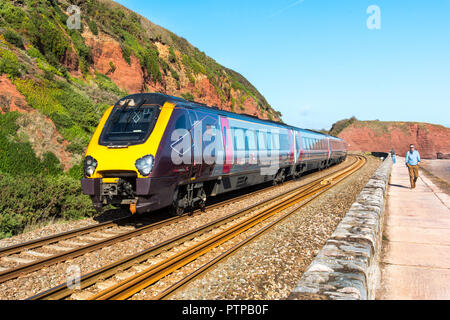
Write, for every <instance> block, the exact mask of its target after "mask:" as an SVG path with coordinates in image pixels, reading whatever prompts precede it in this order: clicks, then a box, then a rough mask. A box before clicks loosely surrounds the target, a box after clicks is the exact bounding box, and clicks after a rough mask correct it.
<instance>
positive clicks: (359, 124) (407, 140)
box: [338, 121, 450, 159]
mask: <svg viewBox="0 0 450 320" xmlns="http://www.w3.org/2000/svg"><path fill="white" fill-rule="evenodd" d="M338 136H339V137H340V138H342V139H344V140H346V141H347V143H348V149H349V150H350V151H380V152H388V151H390V150H391V149H392V148H394V149H395V151H396V153H397V154H400V155H402V154H404V153H406V152H407V151H408V148H409V145H410V144H415V146H416V148H417V150H419V152H420V153H421V156H422V157H423V158H425V159H436V158H438V154H441V155H439V158H442V157H449V156H450V128H447V127H444V126H441V125H435V124H429V123H416V122H380V121H356V122H354V123H353V124H351V125H349V126H348V127H346V128H345V129H344V130H343V131H342V132H340V133H339V134H338Z"/></svg>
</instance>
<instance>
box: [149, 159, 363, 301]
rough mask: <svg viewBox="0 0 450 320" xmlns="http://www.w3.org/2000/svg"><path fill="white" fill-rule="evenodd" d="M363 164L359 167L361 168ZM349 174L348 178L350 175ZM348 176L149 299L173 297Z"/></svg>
mask: <svg viewBox="0 0 450 320" xmlns="http://www.w3.org/2000/svg"><path fill="white" fill-rule="evenodd" d="M363 165H364V164H362V165H361V167H362V166H363ZM357 170H359V168H357V169H356V170H355V171H353V172H352V173H354V172H356V171H357ZM352 173H350V174H349V176H350V175H351V174H352ZM347 177H348V176H346V177H344V178H343V179H342V180H340V181H338V182H336V183H335V184H334V185H332V186H328V187H327V188H325V190H322V191H321V192H320V193H319V194H318V195H316V196H314V197H312V198H310V199H308V200H306V201H305V202H304V203H303V204H302V206H301V207H297V208H293V209H292V210H289V212H287V213H286V214H284V215H282V216H281V217H279V218H278V219H276V220H275V221H273V222H271V223H270V224H268V225H267V226H265V227H263V228H262V229H260V230H258V231H256V232H255V233H253V234H251V235H250V236H249V237H247V238H246V239H244V240H242V241H241V242H239V243H237V244H236V245H234V246H233V247H232V248H230V249H228V250H226V251H225V252H223V253H222V254H220V255H219V256H217V257H215V258H214V259H212V260H210V261H209V262H207V263H205V264H204V265H202V266H201V267H200V268H198V269H196V270H195V271H193V272H191V273H190V274H188V275H187V276H186V277H184V278H183V279H181V280H179V281H178V282H176V283H175V284H173V285H171V286H170V287H168V288H166V289H165V290H163V291H162V292H160V293H159V294H158V295H156V296H154V297H153V298H151V299H152V300H163V299H166V298H168V297H169V296H170V295H173V294H174V293H175V292H177V291H179V290H181V289H182V288H183V287H185V286H186V285H187V284H189V283H190V282H192V281H193V280H194V279H196V278H198V277H199V276H200V275H201V274H203V273H205V272H206V271H207V270H209V269H210V268H211V267H213V266H215V265H217V264H218V263H219V262H220V261H222V260H224V259H225V258H227V257H228V256H230V255H232V254H233V253H234V252H235V251H237V250H238V249H240V248H242V247H243V246H244V245H246V244H247V243H249V242H251V241H254V240H255V239H257V238H258V237H260V236H262V235H263V234H264V233H266V232H267V231H268V230H270V229H272V228H273V227H275V226H276V225H278V224H279V223H280V222H282V221H283V220H285V219H286V218H288V217H290V216H291V215H293V214H294V213H296V212H298V211H299V209H301V208H302V207H304V206H305V205H307V204H308V203H310V202H311V201H313V200H314V199H316V198H317V197H318V196H320V195H321V194H322V193H325V192H327V191H328V189H330V188H332V187H334V186H335V185H337V184H339V183H340V182H342V181H344V180H345V179H346V178H347Z"/></svg>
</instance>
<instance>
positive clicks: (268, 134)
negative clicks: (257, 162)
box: [267, 132, 272, 151]
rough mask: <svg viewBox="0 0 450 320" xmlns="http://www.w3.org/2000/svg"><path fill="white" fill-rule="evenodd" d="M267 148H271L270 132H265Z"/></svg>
mask: <svg viewBox="0 0 450 320" xmlns="http://www.w3.org/2000/svg"><path fill="white" fill-rule="evenodd" d="M267 150H269V151H271V150H272V134H271V133H270V132H267Z"/></svg>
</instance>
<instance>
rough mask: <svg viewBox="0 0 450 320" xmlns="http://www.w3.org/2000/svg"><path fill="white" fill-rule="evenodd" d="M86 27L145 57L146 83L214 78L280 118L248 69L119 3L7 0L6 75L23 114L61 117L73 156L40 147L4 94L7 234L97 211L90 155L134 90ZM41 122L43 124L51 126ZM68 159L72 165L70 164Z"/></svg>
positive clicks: (129, 54)
mask: <svg viewBox="0 0 450 320" xmlns="http://www.w3.org/2000/svg"><path fill="white" fill-rule="evenodd" d="M70 5H77V6H79V7H80V9H81V29H80V30H71V29H69V28H68V27H67V20H68V17H69V15H68V13H66V11H67V9H68V7H69V6H70ZM85 31H86V32H85ZM90 33H92V34H90ZM86 34H88V35H89V37H91V38H92V35H94V37H101V36H105V37H109V38H108V39H113V40H115V41H117V42H118V43H119V45H120V48H121V55H122V57H123V59H124V60H125V62H126V63H128V65H130V66H131V65H132V64H133V61H135V60H133V57H135V58H137V60H138V61H139V63H140V66H139V67H140V68H141V69H142V74H143V77H144V79H143V80H144V85H143V88H146V87H150V86H151V85H154V86H155V87H157V88H166V86H167V85H168V83H172V87H173V83H175V89H174V90H177V93H178V94H179V95H182V96H183V97H185V98H186V99H188V100H194V99H195V96H196V95H197V94H198V88H196V87H195V86H196V85H199V84H198V83H196V82H197V81H198V80H197V79H199V78H200V79H204V78H205V77H206V78H207V79H209V81H210V83H211V84H212V86H213V87H214V89H215V91H216V93H217V95H218V96H219V98H220V100H221V102H222V103H223V105H224V106H232V108H234V106H235V103H236V106H238V107H239V109H238V110H239V111H243V112H245V110H244V107H243V101H245V99H247V98H251V99H253V100H254V101H255V104H256V106H257V108H258V109H259V110H260V111H261V113H262V114H265V115H267V117H269V118H276V117H278V118H279V117H281V114H280V113H278V112H275V111H274V110H273V109H272V108H271V107H270V105H269V104H268V103H267V101H266V100H265V99H264V97H263V96H262V95H261V94H260V93H259V92H258V91H257V90H256V88H254V87H253V86H252V85H251V84H250V83H249V82H248V81H247V80H246V79H245V78H244V77H243V76H241V75H240V74H239V73H237V72H235V71H233V70H230V69H227V68H225V67H223V66H221V65H219V64H218V63H217V62H216V61H214V60H213V59H212V58H210V57H208V56H207V55H206V54H205V53H204V52H201V51H200V50H199V49H197V48H195V47H194V46H192V45H191V44H190V43H189V42H188V41H187V40H186V39H183V38H181V37H178V36H177V35H175V34H174V33H172V32H170V31H168V30H166V29H164V28H162V27H160V26H157V25H155V24H153V23H151V22H150V21H148V20H147V19H145V18H143V17H141V16H139V15H138V14H136V13H134V12H132V11H130V10H128V9H126V8H124V7H122V6H121V5H119V4H117V3H115V2H113V1H109V0H17V1H1V2H0V76H2V77H4V75H6V76H7V77H8V78H9V81H8V82H10V83H9V84H8V85H11V84H12V85H14V86H15V88H16V89H17V90H18V91H19V92H20V94H21V95H23V97H24V98H25V100H26V101H25V102H26V103H25V104H26V106H25V110H24V112H28V111H30V110H29V108H32V109H34V110H37V111H38V112H39V113H41V114H42V115H44V116H45V117H47V118H48V119H50V120H51V121H52V122H53V124H54V125H55V126H56V129H57V131H58V132H59V133H60V134H61V136H62V138H63V139H60V138H58V143H59V144H60V145H63V148H64V151H66V152H68V153H69V155H71V156H72V159H70V162H71V163H69V164H68V165H67V164H66V163H64V165H62V164H61V163H60V159H65V161H67V159H66V158H63V157H61V156H60V155H59V154H57V153H52V152H37V151H38V150H36V148H37V147H38V146H37V145H33V142H32V141H33V139H29V137H27V136H26V135H25V134H23V133H22V134H18V132H23V131H21V129H23V128H21V127H20V126H21V125H22V122H20V121H18V119H19V118H20V117H21V116H20V115H19V114H18V113H15V112H9V111H10V102H11V97H10V96H8V95H3V93H2V92H0V111H1V112H0V190H2V192H1V195H0V213H1V214H0V238H1V237H5V236H11V235H15V234H17V233H19V232H21V231H23V230H24V228H25V227H26V226H27V225H29V224H41V223H45V222H46V221H49V220H54V219H60V218H61V219H65V218H80V217H84V216H91V215H92V214H93V213H94V212H93V210H92V208H91V204H90V200H89V197H87V196H83V195H82V193H81V187H80V182H79V179H80V178H81V177H82V158H83V155H84V152H85V150H86V147H87V145H88V142H89V139H90V137H91V136H92V134H93V132H94V130H95V127H96V126H97V124H98V121H99V119H100V117H101V115H102V114H103V113H104V111H105V110H106V109H107V108H108V107H109V106H110V105H112V104H113V103H114V102H115V101H117V100H118V99H119V98H121V97H123V96H125V95H127V94H128V93H127V92H126V90H125V89H124V88H123V87H119V86H118V84H117V83H115V82H114V81H113V80H112V79H114V77H113V76H111V74H114V72H115V71H116V68H117V67H116V65H115V64H114V62H113V61H109V67H110V71H109V72H107V73H106V74H104V73H102V72H100V71H99V70H97V69H96V64H95V63H94V58H95V57H96V56H95V51H94V50H93V47H91V46H90V45H92V44H90V42H89V41H87V38H86V37H87V36H86ZM161 47H164V48H166V51H167V52H165V54H161V52H160V50H161ZM119 54H120V53H119ZM186 83H188V84H189V86H188V85H186ZM157 90H160V89H157ZM232 93H233V94H234V95H235V97H236V96H237V98H234V97H233V94H232ZM233 101H234V102H233ZM3 112H4V114H1V113H3ZM38 118H39V117H36V119H38ZM39 119H40V118H39ZM31 121H33V120H31ZM34 121H36V123H34V127H36V128H40V126H44V125H45V124H43V123H39V121H40V120H34ZM59 140H65V141H59ZM66 141H67V142H66ZM49 143H55V142H54V141H51V142H50V141H49ZM55 149H58V148H53V150H55ZM39 151H41V150H39ZM37 154H40V156H37ZM67 167H69V168H70V167H71V169H70V170H68V171H66V172H64V171H63V170H62V168H67Z"/></svg>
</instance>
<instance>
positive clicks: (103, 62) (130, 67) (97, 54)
mask: <svg viewBox="0 0 450 320" xmlns="http://www.w3.org/2000/svg"><path fill="white" fill-rule="evenodd" d="M86 43H87V45H88V46H89V47H91V51H92V58H93V62H94V70H95V71H97V72H100V73H102V74H104V75H107V76H108V77H110V78H111V80H113V81H114V82H115V83H116V84H117V86H118V87H120V88H121V89H125V90H126V91H127V92H129V93H138V92H142V90H143V88H144V73H143V72H142V68H141V65H140V63H139V59H138V58H136V57H135V56H133V55H131V56H130V61H131V63H130V64H128V63H127V62H126V61H125V59H124V58H123V56H122V49H121V48H120V44H119V43H118V42H117V41H116V40H114V39H112V38H111V37H107V36H100V37H93V36H92V35H91V36H86Z"/></svg>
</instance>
